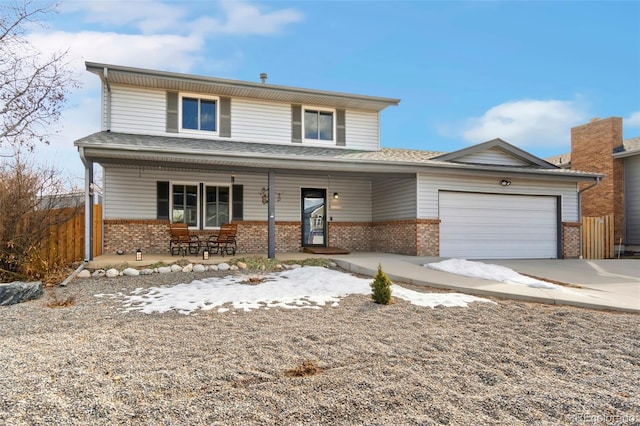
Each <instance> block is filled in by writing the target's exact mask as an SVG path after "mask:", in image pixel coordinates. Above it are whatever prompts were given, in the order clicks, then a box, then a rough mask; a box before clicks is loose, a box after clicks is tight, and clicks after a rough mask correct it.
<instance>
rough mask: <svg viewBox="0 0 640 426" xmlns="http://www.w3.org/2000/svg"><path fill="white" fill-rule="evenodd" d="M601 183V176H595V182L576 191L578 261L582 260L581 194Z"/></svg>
mask: <svg viewBox="0 0 640 426" xmlns="http://www.w3.org/2000/svg"><path fill="white" fill-rule="evenodd" d="M600 181H602V176H597V177H596V181H595V182H594V183H592V184H591V185H589V186H587V187H586V188H582V189H580V190H578V222H580V238H579V241H580V259H582V193H583V192H584V191H586V190H588V189H591V188H593V187H595V186H598V185H599V184H600Z"/></svg>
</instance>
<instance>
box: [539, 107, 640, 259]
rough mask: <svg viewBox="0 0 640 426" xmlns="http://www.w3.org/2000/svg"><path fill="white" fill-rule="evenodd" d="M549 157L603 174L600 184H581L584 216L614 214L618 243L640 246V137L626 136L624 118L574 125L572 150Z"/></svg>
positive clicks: (634, 248)
mask: <svg viewBox="0 0 640 426" xmlns="http://www.w3.org/2000/svg"><path fill="white" fill-rule="evenodd" d="M548 160H549V161H551V162H553V163H555V164H556V165H558V166H560V167H565V168H571V169H576V170H583V171H590V172H595V173H600V174H602V175H603V178H602V180H601V182H600V183H599V184H598V185H595V186H593V184H590V183H581V184H580V189H581V190H583V192H582V194H581V213H582V216H604V215H609V214H612V215H613V217H614V238H615V242H616V245H617V244H618V242H619V241H621V240H622V242H623V244H624V245H625V247H626V249H627V250H634V251H638V250H640V137H635V138H631V139H626V140H623V136H622V118H620V117H609V118H604V119H592V120H591V121H590V122H589V123H587V124H583V125H581V126H577V127H574V128H572V129H571V153H568V154H563V155H558V156H555V157H553V158H549V159H548ZM587 188H588V189H587Z"/></svg>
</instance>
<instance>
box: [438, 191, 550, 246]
mask: <svg viewBox="0 0 640 426" xmlns="http://www.w3.org/2000/svg"><path fill="white" fill-rule="evenodd" d="M439 201H440V202H439V208H440V254H441V256H447V257H462V258H467V259H471V258H475V259H492V258H493V259H499V258H555V257H557V232H558V231H557V223H558V222H557V221H558V219H557V210H556V203H557V199H556V197H553V196H530V195H505V194H479V193H462V192H447V191H441V192H440V195H439Z"/></svg>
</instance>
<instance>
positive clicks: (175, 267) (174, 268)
mask: <svg viewBox="0 0 640 426" xmlns="http://www.w3.org/2000/svg"><path fill="white" fill-rule="evenodd" d="M171 272H182V266H180V265H171Z"/></svg>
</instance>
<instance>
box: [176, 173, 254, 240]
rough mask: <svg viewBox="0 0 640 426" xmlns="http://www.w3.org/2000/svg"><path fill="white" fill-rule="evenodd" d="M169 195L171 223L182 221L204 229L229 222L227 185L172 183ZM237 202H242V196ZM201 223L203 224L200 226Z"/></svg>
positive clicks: (190, 225) (228, 188) (229, 194)
mask: <svg viewBox="0 0 640 426" xmlns="http://www.w3.org/2000/svg"><path fill="white" fill-rule="evenodd" d="M170 196H171V222H172V223H177V222H184V223H186V224H187V225H189V227H192V228H197V229H205V228H218V227H219V226H220V225H222V224H225V223H229V222H230V220H229V218H230V213H231V212H230V207H231V206H230V200H231V189H230V187H229V186H213V185H206V184H203V183H199V184H177V183H174V184H173V185H171V195H170ZM239 203H242V198H240V200H239ZM240 210H242V208H241V204H240ZM199 212H202V215H199ZM240 214H241V212H240ZM202 218H204V219H202ZM201 223H202V224H203V226H200V224H201Z"/></svg>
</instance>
